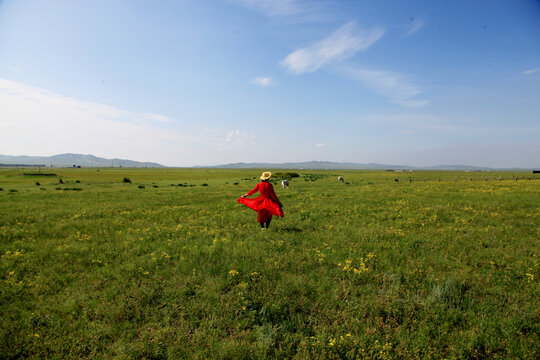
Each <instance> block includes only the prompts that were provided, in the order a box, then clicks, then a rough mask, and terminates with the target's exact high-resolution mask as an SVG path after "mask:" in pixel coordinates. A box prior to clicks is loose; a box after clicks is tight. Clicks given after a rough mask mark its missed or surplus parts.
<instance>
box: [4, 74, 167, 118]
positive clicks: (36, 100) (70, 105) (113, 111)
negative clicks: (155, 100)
mask: <svg viewBox="0 0 540 360" xmlns="http://www.w3.org/2000/svg"><path fill="white" fill-rule="evenodd" d="M0 94H3V95H4V97H5V96H7V95H11V96H16V97H17V99H18V100H19V101H20V100H25V101H28V102H31V103H32V104H33V105H34V106H42V107H46V108H48V109H53V110H56V111H61V112H62V113H72V114H75V113H81V114H88V115H89V116H96V117H99V118H106V119H110V120H116V121H124V122H133V123H140V124H142V123H151V122H172V121H173V119H171V118H170V117H168V116H165V115H160V114H153V113H138V112H133V111H128V110H122V109H119V108H117V107H114V106H110V105H105V104H100V103H96V102H91V101H85V100H80V99H76V98H73V97H67V96H63V95H59V94H56V93H53V92H51V91H48V90H45V89H40V88H36V87H33V86H29V85H25V84H21V83H18V82H15V81H10V80H5V79H0Z"/></svg>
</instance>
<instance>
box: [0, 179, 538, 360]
mask: <svg viewBox="0 0 540 360" xmlns="http://www.w3.org/2000/svg"><path fill="white" fill-rule="evenodd" d="M45 171H47V172H54V173H55V175H54V176H43V175H35V176H32V175H26V176H24V175H20V174H23V173H34V172H36V170H33V169H0V188H1V189H2V190H1V191H0V255H1V261H0V318H1V320H0V358H2V359H15V358H42V359H45V358H46V359H67V358H71V359H85V358H118V359H139V358H146V359H166V358H170V359H181V358H196V359H206V358H216V359H222V358H223V359H237V358H245V359H253V358H255V359H257V358H260V359H262V358H298V359H321V358H328V359H347V358H367V359H393V358H396V359H411V358H418V359H430V358H433V359H442V358H448V359H482V358H485V359H493V358H501V359H502V358H504V359H507V358H516V359H535V358H536V359H538V358H539V356H540V354H539V344H540V336H539V330H540V326H539V324H540V301H539V299H540V291H539V290H540V286H539V281H538V278H539V275H540V274H539V273H540V271H539V266H538V263H539V261H538V257H539V256H540V255H539V254H540V241H539V240H540V179H538V178H537V179H533V180H528V179H527V178H528V177H529V176H531V174H518V175H519V176H520V178H519V180H517V181H516V180H515V179H511V177H513V176H515V175H516V174H513V173H512V174H510V173H497V174H495V173H467V174H466V173H457V172H423V173H422V172H414V173H394V172H382V171H381V172H372V171H371V172H370V171H336V170H333V171H314V170H301V171H300V170H299V171H295V172H297V173H298V174H300V177H298V178H293V179H291V186H290V188H289V189H285V190H284V189H281V188H280V187H278V186H276V192H277V195H278V196H279V197H280V200H281V201H282V202H283V203H284V210H285V214H286V216H285V218H283V219H279V220H278V219H275V220H274V221H273V222H272V225H271V228H270V229H269V230H268V231H261V230H260V228H259V225H258V223H257V222H256V213H255V212H253V211H252V210H250V209H248V208H246V207H244V206H242V205H240V204H238V203H236V201H235V200H236V198H238V197H239V196H240V195H241V194H243V193H245V192H246V191H248V190H250V189H252V188H253V187H254V186H255V184H256V183H257V181H258V180H257V179H258V176H259V175H260V171H259V170H206V169H191V170H189V169H47V170H43V169H42V170H41V172H45ZM279 171H280V170H275V171H274V172H279ZM282 172H283V171H282ZM338 175H342V176H344V178H345V181H346V183H338V182H337V179H336V178H337V176H338ZM409 176H412V177H413V178H414V179H413V180H414V181H409V180H408V177H409ZM486 176H488V177H489V178H488V181H486V180H485V178H486ZM500 176H503V177H504V178H503V180H498V178H499V177H500ZM521 176H525V178H521ZM396 177H399V178H400V179H401V180H402V181H399V182H397V181H395V178H396ZM60 179H62V183H60ZM439 179H440V181H439ZM470 179H472V180H470ZM424 180H425V181H424ZM129 181H131V182H129Z"/></svg>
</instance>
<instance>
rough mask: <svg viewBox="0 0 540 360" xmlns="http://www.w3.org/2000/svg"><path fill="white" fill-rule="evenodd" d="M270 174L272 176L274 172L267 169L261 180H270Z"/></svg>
mask: <svg viewBox="0 0 540 360" xmlns="http://www.w3.org/2000/svg"><path fill="white" fill-rule="evenodd" d="M270 176H272V173H271V172H270V171H265V172H263V173H262V175H261V180H268V179H270Z"/></svg>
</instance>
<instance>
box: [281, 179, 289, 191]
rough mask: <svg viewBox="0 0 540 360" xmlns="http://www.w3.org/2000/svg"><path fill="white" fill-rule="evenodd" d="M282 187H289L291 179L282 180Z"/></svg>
mask: <svg viewBox="0 0 540 360" xmlns="http://www.w3.org/2000/svg"><path fill="white" fill-rule="evenodd" d="M281 187H282V188H284V189H285V188H288V187H289V180H283V181H282V182H281Z"/></svg>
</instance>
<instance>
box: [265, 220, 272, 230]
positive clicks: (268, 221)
mask: <svg viewBox="0 0 540 360" xmlns="http://www.w3.org/2000/svg"><path fill="white" fill-rule="evenodd" d="M271 221H272V217H270V218H269V219H268V220H266V228H267V229H268V228H269V227H270V222H271Z"/></svg>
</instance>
